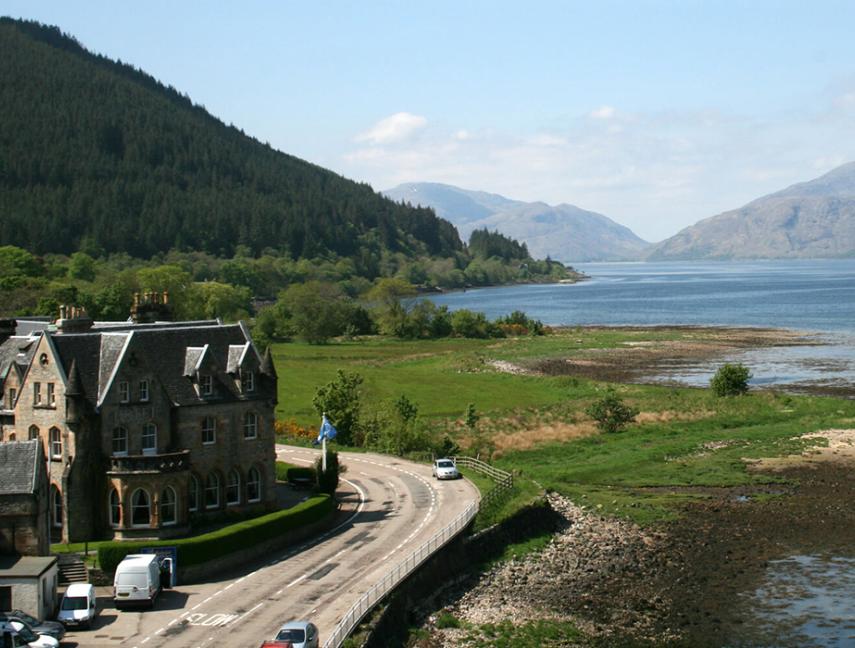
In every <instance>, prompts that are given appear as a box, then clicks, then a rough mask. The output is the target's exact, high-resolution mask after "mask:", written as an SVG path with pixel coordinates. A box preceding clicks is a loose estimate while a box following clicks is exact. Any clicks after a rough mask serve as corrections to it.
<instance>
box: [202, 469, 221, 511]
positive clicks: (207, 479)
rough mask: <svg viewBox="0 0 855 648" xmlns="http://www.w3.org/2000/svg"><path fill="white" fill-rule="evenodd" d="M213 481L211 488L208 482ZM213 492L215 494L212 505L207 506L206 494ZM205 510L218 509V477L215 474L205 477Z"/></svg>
mask: <svg viewBox="0 0 855 648" xmlns="http://www.w3.org/2000/svg"><path fill="white" fill-rule="evenodd" d="M211 479H213V480H214V484H213V488H211V486H210V485H209V482H210V480H211ZM209 492H213V493H215V494H216V499H215V501H214V503H213V504H208V493H209ZM204 494H205V508H206V509H215V508H220V476H219V475H218V474H217V473H215V472H212V473H208V476H207V477H205V490H204Z"/></svg>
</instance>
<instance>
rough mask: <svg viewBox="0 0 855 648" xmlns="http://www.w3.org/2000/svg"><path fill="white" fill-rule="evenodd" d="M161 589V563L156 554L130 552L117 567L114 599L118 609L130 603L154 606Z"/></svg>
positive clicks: (114, 578) (114, 580)
mask: <svg viewBox="0 0 855 648" xmlns="http://www.w3.org/2000/svg"><path fill="white" fill-rule="evenodd" d="M160 590H161V587H160V563H159V562H158V560H157V556H155V555H154V554H129V555H127V556H125V557H124V559H123V560H122V562H120V563H119V565H118V566H117V567H116V575H115V576H114V577H113V600H114V601H115V602H116V609H117V610H118V609H121V608H123V607H125V606H126V605H128V604H130V603H143V604H145V605H148V606H149V607H154V600H155V599H156V598H157V595H158V594H160Z"/></svg>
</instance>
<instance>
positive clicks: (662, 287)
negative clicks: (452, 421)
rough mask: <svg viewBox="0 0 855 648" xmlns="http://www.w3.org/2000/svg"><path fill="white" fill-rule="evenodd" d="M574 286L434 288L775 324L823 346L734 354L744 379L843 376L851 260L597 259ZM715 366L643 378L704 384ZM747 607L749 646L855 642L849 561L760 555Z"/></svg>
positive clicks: (573, 317) (635, 314)
mask: <svg viewBox="0 0 855 648" xmlns="http://www.w3.org/2000/svg"><path fill="white" fill-rule="evenodd" d="M578 269H579V270H582V271H583V272H585V273H587V274H589V275H590V276H591V280H590V281H585V282H582V283H579V284H574V285H544V286H513V287H508V288H487V289H478V290H468V291H466V292H460V293H451V294H446V295H439V296H436V297H434V298H433V299H434V301H435V302H436V303H438V304H445V305H447V306H448V307H449V308H450V309H452V310H455V309H458V308H468V309H471V310H476V311H482V312H484V313H485V314H486V315H487V316H488V317H490V318H495V317H499V316H502V315H506V314H508V313H510V312H512V311H514V310H522V311H525V312H526V314H528V315H529V316H530V317H535V318H537V319H540V320H541V321H543V322H544V323H546V324H551V325H592V324H593V325H596V324H600V325H655V324H695V325H719V326H757V327H781V328H789V329H794V330H799V331H808V332H812V333H815V334H816V335H817V339H818V340H820V341H822V342H824V343H826V345H825V346H808V347H781V348H776V349H758V350H746V351H740V352H734V353H733V354H732V356H731V357H728V358H725V360H730V361H736V362H742V363H744V364H745V365H747V366H748V367H749V368H750V369H751V371H752V373H753V375H754V378H753V380H752V384H754V385H756V386H761V385H788V386H790V387H791V388H792V387H793V385H795V386H796V387H797V388H798V386H799V385H803V386H851V385H855V259H843V260H823V261H767V262H751V263H712V262H708V263H601V264H594V263H592V264H585V265H581V266H579V267H578ZM715 369H716V367H715V366H708V365H707V366H705V365H683V366H679V367H675V368H673V369H671V370H668V371H667V373H660V374H659V375H657V376H650V377H649V378H650V379H654V380H655V379H667V380H678V381H681V382H685V383H688V384H695V385H706V384H708V383H709V378H710V377H711V375H712V373H713V372H714V370H715ZM741 598H742V600H743V602H744V604H745V605H746V606H747V607H748V608H749V609H752V610H753V613H752V617H753V620H752V627H753V630H754V631H755V632H754V633H753V634H754V636H755V639H753V640H750V639H749V640H748V641H749V642H750V645H751V646H787V647H789V646H800V647H801V646H823V647H826V646H827V647H830V646H840V647H842V646H847V647H850V648H852V647H855V559H853V558H850V557H843V556H834V555H831V556H825V555H812V556H792V557H790V558H788V559H786V560H780V561H774V562H772V563H770V565H769V569H768V570H767V573H766V579H765V581H764V582H763V584H762V585H761V586H760V587H759V588H758V589H757V590H756V591H753V592H745V593H743V595H742V596H741Z"/></svg>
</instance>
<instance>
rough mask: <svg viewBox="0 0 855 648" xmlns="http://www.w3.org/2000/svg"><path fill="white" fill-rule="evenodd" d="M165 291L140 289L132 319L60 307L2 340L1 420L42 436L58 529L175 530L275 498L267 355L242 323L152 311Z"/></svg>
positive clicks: (111, 533) (108, 532) (76, 536)
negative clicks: (39, 324) (101, 317)
mask: <svg viewBox="0 0 855 648" xmlns="http://www.w3.org/2000/svg"><path fill="white" fill-rule="evenodd" d="M166 302H167V298H166V296H162V297H161V296H152V295H146V296H145V297H144V298H143V299H142V300H141V301H140V300H136V301H135V304H134V311H133V315H134V321H129V322H128V323H114V322H111V323H100V324H98V323H93V322H92V321H91V320H90V319H89V318H87V317H86V316H85V313H82V312H81V311H79V310H76V309H71V308H69V309H63V311H62V312H61V314H60V319H59V320H57V322H56V323H55V324H53V325H51V326H48V327H47V328H45V329H44V330H42V331H34V332H31V333H29V334H28V335H27V336H14V335H12V336H9V337H8V338H7V339H6V340H5V341H2V340H0V342H2V344H0V362H3V363H5V367H4V366H3V365H0V385H2V389H3V391H2V394H3V398H4V404H5V406H6V409H5V410H0V421H2V423H0V425H2V429H1V430H0V432H2V434H3V438H4V440H8V439H10V438H14V439H22V438H26V439H39V440H40V441H41V443H42V446H43V448H44V453H45V456H46V457H47V466H48V469H47V472H48V475H49V479H50V493H49V510H50V525H51V528H52V532H53V538H54V540H55V541H60V540H61V541H64V542H75V541H80V540H85V539H93V538H104V537H113V538H117V539H125V538H163V537H170V536H176V535H182V534H185V533H187V532H188V531H189V529H190V528H191V526H192V523H193V521H194V520H197V519H205V518H206V517H210V516H212V515H216V514H218V513H222V512H223V511H226V510H235V511H242V510H247V509H251V508H271V507H272V506H273V505H274V501H275V491H274V484H275V449H274V444H275V436H274V428H273V421H274V408H275V404H276V386H277V378H276V372H275V370H274V368H273V363H272V360H271V358H270V356H269V354H268V355H265V357H263V358H262V357H261V356H260V355H259V353H258V351H257V350H256V348H255V346H254V345H253V343H252V340H251V338H250V335H249V332H248V330H247V328H246V327H245V325H244V324H243V323H239V324H223V323H221V322H219V321H203V322H175V323H173V322H164V321H151V320H155V319H156V317H155V316H163V315H164V314H166V313H167V311H168V309H167V308H166ZM146 307H148V308H146ZM4 359H5V360H4Z"/></svg>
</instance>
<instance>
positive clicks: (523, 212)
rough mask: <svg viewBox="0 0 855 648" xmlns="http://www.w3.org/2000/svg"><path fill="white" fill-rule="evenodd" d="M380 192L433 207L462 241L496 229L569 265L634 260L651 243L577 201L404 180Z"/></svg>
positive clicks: (533, 252)
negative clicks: (519, 197) (577, 204)
mask: <svg viewBox="0 0 855 648" xmlns="http://www.w3.org/2000/svg"><path fill="white" fill-rule="evenodd" d="M382 193H383V194H385V195H386V196H388V197H389V198H392V199H394V200H396V201H398V202H400V201H404V202H406V203H409V204H411V205H414V206H416V205H421V206H422V207H432V208H433V209H434V211H436V214H437V215H438V216H439V217H440V218H444V219H446V220H449V221H451V222H452V223H453V224H454V225H455V226H456V227H457V230H458V231H459V232H460V235H461V237H462V238H463V239H464V240H468V238H469V235H470V234H471V233H472V232H473V231H474V230H476V229H483V228H487V229H489V230H491V231H493V230H496V231H499V232H501V233H502V234H504V235H505V236H510V237H512V238H514V239H516V240H518V241H520V242H524V243H526V245H527V246H528V250H529V252H530V253H531V255H532V256H533V257H535V258H543V257H546V256H549V257H551V258H553V259H556V260H559V261H563V262H571V263H572V262H578V261H623V260H636V259H639V258H641V257H642V256H643V254H644V252H645V250H646V249H647V248H648V247H649V246H650V244H649V243H647V242H646V241H644V240H642V239H640V238H639V237H638V236H636V235H635V234H634V233H633V232H632V231H631V230H630V229H629V228H627V227H624V226H623V225H619V224H618V223H615V222H614V221H613V220H611V219H609V218H607V217H606V216H603V215H602V214H597V213H596V212H591V211H586V210H584V209H580V208H579V207H575V206H574V205H567V204H561V205H555V206H552V205H547V204H546V203H543V202H531V203H529V202H521V201H518V200H511V199H509V198H505V197H504V196H500V195H498V194H491V193H485V192H483V191H470V190H467V189H461V188H459V187H454V186H452V185H447V184H439V183H431V182H413V183H406V184H402V185H398V186H397V187H395V188H394V189H389V190H387V191H384V192H382Z"/></svg>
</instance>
